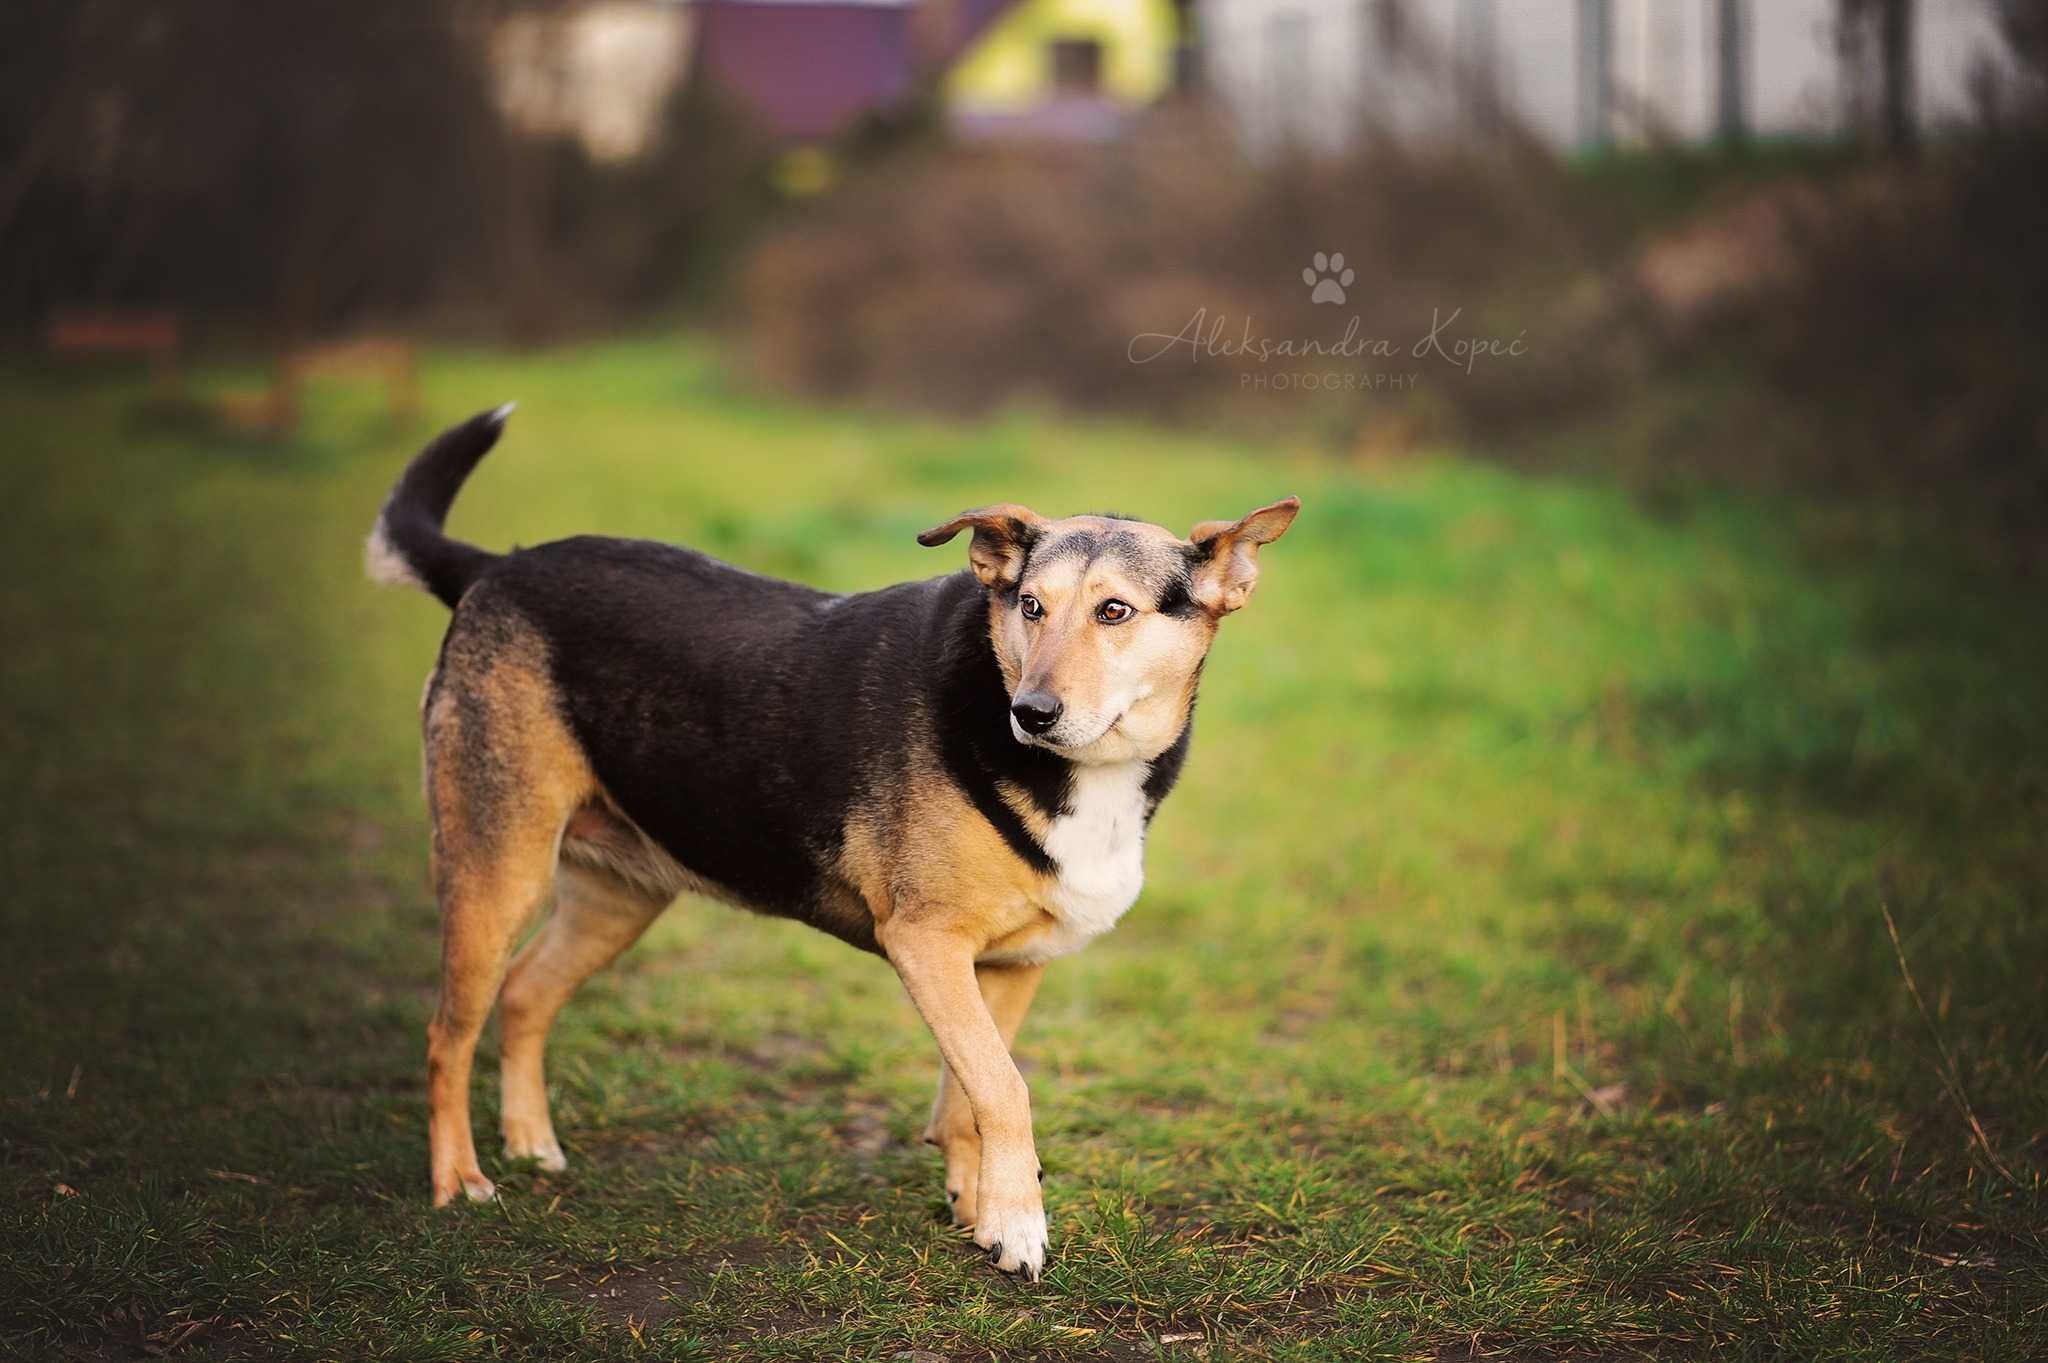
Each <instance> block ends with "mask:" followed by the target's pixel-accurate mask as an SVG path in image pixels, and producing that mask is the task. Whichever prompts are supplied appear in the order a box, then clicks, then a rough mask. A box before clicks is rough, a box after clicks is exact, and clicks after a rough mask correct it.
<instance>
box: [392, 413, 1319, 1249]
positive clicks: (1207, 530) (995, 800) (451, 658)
mask: <svg viewBox="0 0 2048 1363" xmlns="http://www.w3.org/2000/svg"><path fill="white" fill-rule="evenodd" d="M509 411H510V408H501V409H499V410H498V411H495V412H490V413H486V414H485V415H482V416H479V417H476V418H474V419H473V420H471V421H469V422H467V423H465V424H463V425H461V426H457V427H455V428H454V429H452V430H450V431H448V432H447V433H446V434H444V435H442V436H441V437H440V438H439V439H437V440H435V441H434V443H433V444H431V445H429V446H428V447H427V448H426V450H425V451H423V452H422V453H421V454H420V456H419V457H418V458H417V459H415V460H414V461H413V463H412V465H411V467H409V468H408V469H407V470H406V471H405V475H404V477H402V478H401V479H400V480H399V483H398V486H397V488H396V489H395V490H394V491H393V492H392V494H391V499H390V501H389V502H388V503H387V504H386V505H385V507H384V512H383V515H382V516H381V517H379V519H378V521H377V525H376V528H375V529H374V530H373V531H372V533H371V535H370V541H369V555H368V557H369V567H370V571H371V575H372V576H374V577H376V578H378V579H379V580H382V581H402V582H407V583H410V584H412V585H415V586H419V587H423V588H425V589H426V590H427V591H429V592H431V593H433V594H434V595H435V596H437V597H439V598H440V599H441V601H442V602H444V603H445V604H447V605H448V606H450V607H453V608H454V612H455V614H454V618H453V620H451V621H450V623H449V626H448V633H447V636H446V638H445V639H444V640H443V641H442V645H441V657H440V661H439V663H438V664H437V665H436V667H435V669H434V672H433V675H432V677H431V678H430V679H429V681H428V683H427V689H426V696H425V699H424V702H423V711H424V725H425V730H426V791H427V804H428V808H429V809H430V810H431V812H432V815H433V825H434V829H433V831H434V842H433V857H434V884H435V891H436V894H437V895H438V896H439V899H440V904H441V921H442V947H441V950H442V975H441V1001H440V1007H439V1009H438V1011H437V1012H436V1013H435V1015H434V1019H433V1022H432V1024H431V1026H430V1027H429V1029H428V1034H427V1035H428V1042H427V1074H428V1079H427V1082H428V1088H429V1099H430V1103H431V1117H430V1122H429V1139H430V1143H431V1146H432V1155H433V1181H434V1201H435V1204H436V1205H440V1204H442V1203H445V1202H447V1201H449V1200H450V1199H452V1198H453V1197H454V1196H455V1194H456V1193H457V1192H463V1193H466V1194H467V1195H468V1196H469V1197H471V1198H474V1199H478V1200H482V1199H486V1198H489V1197H491V1196H492V1194H493V1189H492V1186H491V1182H490V1180H489V1179H487V1178H485V1177H484V1174H483V1170H482V1169H481V1168H480V1167H479V1165H478V1163H477V1156H476V1146H475V1144H474V1140H473V1137H472V1133H471V1129H470V1116H469V1087H470V1065H471V1060H472V1057H473V1056H474V1054H475V1051H476V1044H477V1037H478V1034H479V1033H480V1032H481V1031H482V1029H483V1025H484V1019H485V1017H486V1015H487V1014H488V1013H489V1012H490V1009H491V1004H492V1001H493V1000H497V1001H498V1002H499V1003H500V1004H501V1005H502V1009H501V1014H500V1026H501V1028H502V1031H503V1044H504V1055H503V1082H504V1135H505V1153H506V1154H507V1155H508V1156H510V1157H512V1158H515V1159H516V1158H530V1159H536V1160H538V1161H540V1163H541V1166H542V1167H544V1168H548V1169H560V1168H561V1167H562V1166H563V1157H562V1147H561V1145H560V1144H559V1142H557V1140H556V1139H555V1132H554V1128H553V1126H552V1124H551V1123H550V1121H549V1119H548V1103H547V1094H546V1090H545V1088H544V1086H543V1083H542V1078H541V1051H542V1047H543V1045H544V1043H545V1041H546V1037H547V1032H548V1027H549V1024H550V1023H551V1022H552V1021H553V1020H554V1016H555V1014H556V1012H557V1011H558V1010H559V1009H560V1008H561V1007H562V1005H563V1003H565V1002H566V1001H567V1000H568V998H569V996H570V995H571V994H572V993H573V992H575V990H576V988H577V986H578V985H580V984H581V983H582V982H583V981H584V980H585V979H587V978H589V976H590V975H591V974H592V973H593V972H595V971H596V970H598V969H599V968H600V967H602V966H604V965H605V964H606V963H608V962H609V961H611V960H612V959H613V958H614V957H616V956H617V955H618V954H619V953H620V952H621V951H623V950H625V949H626V947H628V946H629V945H631V944H632V942H633V941H634V940H635V939H636V938H638V937H639V936H640V934H641V932H642V931H644V930H645V929H646V927H647V925H648V924H649V923H650V922H652V921H653V919H654V918H655V916H656V915H657V914H659V913H660V912H661V911H662V909H663V908H664V907H666V906H667V905H668V903H669V902H670V901H671V900H673V899H674V898H675V897H676V896H677V895H678V894H679V893H680V892H682V891H684V890H692V891H696V892H698V893H701V894H706V895H709V896H711V897H713V898H716V899H722V900H725V901H727V902H729V903H732V904H737V905H741V906H743V907H745V908H749V909H754V910H757V911H759V912H762V913H769V914H776V915H780V916H783V917H787V918H796V919H800V920H802V921H803V922H806V923H809V924H811V925H813V926H814V927H819V928H822V929H824V930H825V931H826V932H829V933H831V934H832V935H834V936H835V937H839V938H841V939H843V940H845V941H847V942H850V943H852V944H853V945H855V946H857V947H862V948H864V949H866V950H868V951H873V952H877V953H879V954H881V955H883V956H885V957H886V958H887V959H888V961H889V963H890V965H892V966H894V967H895V969H896V972H897V974H898V975H899V976H901V978H902V980H903V985H904V987H905V988H906V989H907V990H908V991H909V993H910V997H911V999H912V1000H913V1001H914V1002H915V1003H916V1005H917V1008H918V1010H919V1012H920V1013H922V1014H923V1016H924V1018H925V1021H926V1022H927V1023H928V1024H930V1026H931V1030H932V1035H933V1036H934V1037H936V1038H937V1039H938V1043H939V1054H940V1056H941V1058H942V1062H943V1063H942V1065H941V1069H940V1076H939V1093H938V1099H937V1102H936V1103H935V1105H934V1106H933V1109H932V1116H931V1123H930V1125H929V1127H928V1128H927V1129H926V1133H925V1137H926V1139H927V1140H928V1141H930V1142H931V1143H932V1144H934V1145H937V1146H938V1147H939V1148H940V1149H941V1150H942V1151H943V1152H944V1153H945V1158H946V1190H947V1196H948V1197H949V1198H950V1199H951V1200H952V1206H953V1216H954V1219H955V1220H956V1221H957V1222H958V1223H959V1224H961V1225H963V1226H972V1227H973V1228H974V1239H975V1242H976V1243H977V1244H979V1245H981V1246H983V1247H984V1248H986V1249H987V1250H988V1251H989V1254H990V1257H991V1258H992V1259H993V1260H994V1262H995V1263H996V1264H997V1265H998V1266H999V1267H1001V1268H1003V1269H1005V1270H1007V1271H1011V1272H1021V1273H1025V1274H1027V1275H1030V1276H1033V1277H1035V1276H1037V1274H1038V1272H1039V1269H1040V1268H1041V1266H1042V1265H1043V1263H1044V1261H1045V1248H1046V1225H1045V1212H1044V1208H1043V1204H1042V1203H1041V1201H1040V1197H1039V1172H1040V1171H1039V1165H1038V1157H1037V1154H1036V1152H1035V1151H1034V1149H1033V1146H1032V1140H1031V1110H1030V1106H1029V1099H1028V1096H1027V1094H1026V1092H1025V1087H1024V1080H1023V1079H1022V1078H1021V1077H1020V1076H1019V1075H1018V1073H1017V1067H1016V1065H1015V1064H1014V1063H1012V1061H1011V1059H1010V1045H1011V1043H1012V1042H1013V1040H1014V1038H1015V1036H1016V1033H1017V1027H1018V1024H1019V1023H1020V1022H1021V1021H1022V1019H1023V1016H1024V1011H1025V1009H1026V1007H1027V1006H1029V1004H1030V1002H1031V996H1032V994H1033V992H1034V991H1035V990H1036V989H1037V987H1038V981H1039V976H1040V974H1041V972H1042V971H1043V969H1044V966H1045V963H1046V962H1047V961H1049V960H1051V959H1053V958H1054V957H1057V956H1062V955H1065V954H1067V953H1068V952H1071V951H1074V950H1077V949H1078V948H1080V947H1081V946H1082V945H1084V944H1085V943H1087V942H1088V941H1089V940H1090V939H1091V938H1093V937H1095V936H1097V935H1098V934H1100V933H1102V932H1105V931H1107V930H1108V929H1109V928H1110V927H1111V926H1113V925H1114V924H1115V923H1116V921H1117V919H1118V918H1119V917H1120V916H1122V914H1123V912H1124V911H1125V910H1126V909H1128V908H1129V907H1130V906H1131V903H1132V901H1133V900H1135V899H1136V898H1137V896H1138V889H1139V885H1140V883H1141V881H1142V880H1143V875H1144V869H1143V853H1144V839H1145V826H1146V823H1147V821H1148V820H1149V819H1150V818H1151V816H1152V812H1153V810H1154V809H1155V808H1157V806H1158V804H1159V801H1160V800H1161V799H1162V798H1164V796H1165V795H1166V792H1167V791H1168V789H1169V788H1171V787H1172V785H1173V783H1174V779H1175V777H1176V776H1177V775H1178V773H1179V771H1180V768H1181V763H1182V761H1183V759H1184V758H1185V757H1186V755H1187V750H1188V737H1189V729H1190V723H1191V720H1192V716H1193V712H1194V704H1195V685H1196V682H1197V680H1198V678H1199V677H1200V675H1201V670H1202V659H1203V657H1204V655H1205V654H1206V653H1207V652H1208V650H1209V644H1210V641H1211V640H1212V639H1213V638H1214V637H1215V633H1216V624H1217V621H1218V620H1220V619H1221V618H1222V617H1223V616H1224V615H1226V614H1228V613H1229V612H1231V611H1234V610H1236V609H1237V608H1238V607H1239V606H1242V605H1243V604H1244V602H1245V599H1246V598H1247V597H1248V596H1249V595H1250V594H1251V590H1252V586H1253V583H1254V582H1255V581H1256V580H1257V577H1258V554H1259V548H1260V546H1261V545H1265V544H1269V543H1271V542H1272V541H1273V540H1275V539H1278V538H1279V537H1280V535H1281V533H1282V532H1283V531H1285V530H1286V529H1287V527H1288V524H1289V523H1290V522H1292V521H1293V519H1294V515H1295V511H1296V509H1297V508H1298V507H1299V503H1298V502H1297V501H1296V500H1295V499H1293V498H1288V499H1287V500H1285V501H1282V502H1276V503H1274V504H1273V505H1271V506H1267V507H1262V508H1260V509H1259V510H1257V511H1254V512H1252V513H1251V514H1250V515H1248V516H1246V517H1244V518H1243V519H1242V520H1238V521H1210V522H1206V523H1204V524H1201V525H1198V526H1196V527H1195V528H1194V531H1193V533H1192V534H1191V535H1190V537H1189V538H1188V539H1185V540H1183V539H1181V538H1179V537H1178V536H1176V535H1174V534H1172V533H1171V532H1169V531H1166V530H1163V529H1161V528H1160V527H1158V526H1156V525H1147V524H1144V523H1142V522H1139V521H1131V520H1124V519H1120V518H1116V517H1105V516H1077V517H1073V518H1070V519H1067V520H1057V521H1055V520H1046V519H1044V518H1043V517H1041V516H1038V515H1037V514H1035V513H1033V512H1031V511H1028V510H1026V509H1025V508H1023V507H1021V506H1010V505H1004V506H993V507H985V508H983V509H981V510H978V511H968V512H963V513H962V514H960V515H959V516H956V517H954V518H953V519H952V520H949V521H947V522H946V523H945V524H943V525H940V526H936V527H934V528H933V529H931V530H927V531H926V532H925V533H924V534H922V535H920V536H918V540H919V542H920V543H923V544H927V545H936V544H944V543H945V542H946V541H948V540H950V539H952V538H953V537H954V536H955V535H957V534H959V533H960V532H961V531H963V530H966V531H971V532H972V534H973V540H972V543H971V544H970V546H969V549H968V561H969V564H970V567H971V571H962V572H957V573H954V574H952V575H950V576H947V577H939V578H934V579H932V580H930V581H927V582H910V583H905V584H903V585H900V586H895V587H888V588H884V589H883V590H881V591H876V592H862V593H856V594H853V595H849V596H835V595H832V594H830V593H826V592H821V591H814V590H812V589H811V588H809V587H803V586H798V585H796V584H794V583H789V582H779V581H775V580H773V579H770V578H765V577H756V576H755V575H754V574H752V573H748V572H743V571H741V570H740V569H738V568H733V567H729V566H727V565H726V564H723V563H720V562H718V561H716V560H714V559H711V558H708V557H706V556H705V555H703V554H698V553H694V552H692V551H690V550H688V549H679V548H672V547H670V546H667V545H661V544H652V543H647V542H643V541H636V540H619V539H605V538H598V537H593V536H585V537H579V538H576V539H567V540H561V541H558V542H556V543H553V544H544V545H541V546H539V547H538V548H533V549H523V550H517V551H515V552H513V553H510V554H493V553H488V552H486V551H485V550H482V549H479V548H476V547H474V546H472V545H468V544H463V543H461V542H459V541H456V540H453V539H450V538H448V537H447V536H446V535H445V534H443V533H442V528H441V527H442V523H443V521H444V520H445V519H446V518H447V514H448V508H449V505H450V504H451V503H452V502H453V501H454V499H455V494H456V491H457V490H458V489H459V488H460V487H461V486H462V483H463V480H464V479H465V478H466V477H467V476H468V474H469V472H470V470H471V469H473V468H474V467H475V466H476V463H477V461H478V460H479V459H481V458H482V457H483V455H484V454H485V452H486V451H488V450H489V449H490V448H491V446H492V445H493V444H494V443H495V442H496V441H497V438H498V434H499V432H500V431H501V430H502V429H503V427H504V423H505V418H506V415H507V414H508V413H509ZM550 897H552V899H553V901H554V912H553V915H552V916H551V917H550V918H549V919H548V921H547V924H546V926H544V927H543V928H542V929H541V930H540V931H539V932H538V933H537V934H536V935H535V936H534V938H533V940H532V942H531V943H530V944H528V945H527V946H526V947H525V949H524V950H522V951H521V952H520V953H519V955H518V957H517V959H510V960H509V966H508V959H509V958H510V957H511V952H512V946H513V942H514V939H515V938H516V937H517V935H518V934H519V933H520V931H521V930H522V929H523V928H524V926H525V925H526V924H527V923H528V922H529V921H531V919H532V917H533V915H534V914H535V913H536V912H537V911H538V910H539V909H540V907H541V906H542V904H543V903H544V902H546V901H547V900H548V899H549V898H550Z"/></svg>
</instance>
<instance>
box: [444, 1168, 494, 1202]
mask: <svg viewBox="0 0 2048 1363" xmlns="http://www.w3.org/2000/svg"><path fill="white" fill-rule="evenodd" d="M458 1189H459V1190H460V1191H461V1193H462V1195H463V1196H464V1197H466V1198H468V1199H469V1200H470V1201H471V1202H495V1201H497V1200H498V1187H497V1185H496V1184H494V1183H492V1182H491V1181H490V1180H489V1179H487V1178H485V1177H484V1176H483V1174H482V1172H481V1171H478V1170H472V1171H470V1172H468V1173H465V1174H460V1175H458V1176H457V1177H456V1178H454V1179H452V1180H449V1181H448V1182H446V1183H443V1182H442V1181H441V1180H439V1179H436V1180H435V1181H434V1205H435V1206H436V1207H445V1206H447V1205H448V1204H449V1203H451V1202H453V1201H454V1200H455V1194H456V1191H457V1190H458Z"/></svg>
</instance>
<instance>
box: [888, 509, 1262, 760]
mask: <svg viewBox="0 0 2048 1363" xmlns="http://www.w3.org/2000/svg"><path fill="white" fill-rule="evenodd" d="M1300 509H1301V502H1300V500H1299V499H1298V498H1294V497H1288V498H1286V499H1284V500H1282V501H1278V502H1274V503H1273V504H1272V505H1271V506H1262V507H1260V508H1259V509H1258V510H1257V511H1254V512H1252V513H1251V514H1250V515H1248V516H1245V517H1243V518H1242V519H1239V520H1235V521H1204V522H1202V523H1201V524H1200V525H1197V526H1196V527H1195V528H1194V529H1193V530H1192V531H1190V532H1189V534H1188V537H1187V538H1186V539H1182V538H1181V537H1180V536H1178V535H1176V534H1174V533H1173V532H1172V531H1170V530H1167V529H1166V528H1164V527H1163V526H1157V525H1150V524H1147V523H1146V522H1144V521H1133V520H1125V519H1123V518H1121V517H1117V516H1070V517H1068V518H1067V519H1065V520H1057V521H1049V520H1047V519H1045V518H1044V517H1043V516H1040V515H1039V514H1038V513H1037V512H1035V511H1032V510H1030V509H1029V508H1027V507H1022V506H1017V505H1015V504H1013V503H1005V504H1003V505H1001V506H985V507H980V508H978V509H976V510H973V511H963V512H961V513H960V514H959V515H958V516H955V517H954V518H953V519H952V520H950V521H947V522H946V523H945V524H944V525H935V526H933V527H932V528H931V529H929V530H927V531H925V532H924V533H923V534H922V535H919V536H918V537H917V540H918V543H920V544H924V545H935V544H944V543H946V541H948V540H950V539H952V538H953V537H954V536H955V535H957V534H959V533H960V532H961V531H962V530H972V531H973V532H974V537H973V540H972V542H971V543H970V544H969V546H968V550H967V558H968V562H969V564H970V565H971V566H972V567H973V569H974V575H975V576H976V577H977V578H979V579H980V580H981V584H982V586H983V587H985V588H987V589H988V602H989V638H990V640H991V641H992V642H993V643H994V645H995V653H996V661H997V662H998V663H1000V664H1001V666H1002V670H1003V684H1004V685H1005V686H1006V687H1008V688H1009V693H1010V730H1011V732H1012V733H1013V734H1015V735H1016V737H1017V741H1018V742H1020V743H1030V744H1034V745H1036V746H1039V747H1043V748H1049V749H1051V750H1052V751H1054V752H1057V753H1059V754H1060V755H1061V756H1063V757H1067V758H1070V759H1072V760H1074V761H1077V762H1122V761H1129V760H1132V759H1149V758H1153V757H1157V756H1158V755H1159V754H1160V753H1162V752H1164V751H1166V749H1167V748H1169V747H1171V746H1172V745H1173V742H1174V740H1175V739H1177V738H1178V737H1180V732H1181V730H1182V729H1183V728H1185V727H1186V726H1187V722H1188V712H1189V710H1190V708H1191V707H1192V706H1193V705H1194V700H1195V681H1196V678H1197V677H1198V676H1199V675H1200V674H1201V670H1202V659H1203V658H1204V657H1206V656H1207V655H1208V652H1209V644H1210V642H1211V641H1212V640H1213V639H1214V638H1215V637H1216V625H1217V622H1218V621H1220V620H1221V619H1222V618H1223V617H1224V616H1226V615H1228V614H1230V612H1232V611H1234V610H1236V609H1237V608H1238V607H1240V606H1242V605H1244V603H1245V601H1246V600H1247V599H1248V598H1250V596H1251V594H1252V588H1253V587H1254V586H1255V585H1256V584H1257V582H1258V580H1259V549H1260V547H1261V546H1262V545H1267V544H1271V543H1272V542H1273V541H1274V540H1276V539H1279V538H1280V536H1281V535H1282V534H1284V533H1286V530H1287V527H1288V526H1289V525H1291V524H1292V523H1293V521H1294V516H1295V513H1296V512H1297V511H1299V510H1300Z"/></svg>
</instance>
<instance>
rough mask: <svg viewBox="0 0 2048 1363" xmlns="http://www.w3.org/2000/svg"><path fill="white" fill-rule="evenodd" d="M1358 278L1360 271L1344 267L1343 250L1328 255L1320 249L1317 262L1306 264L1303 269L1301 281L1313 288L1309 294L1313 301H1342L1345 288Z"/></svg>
mask: <svg viewBox="0 0 2048 1363" xmlns="http://www.w3.org/2000/svg"><path fill="white" fill-rule="evenodd" d="M1356 278H1358V271H1356V270H1347V269H1345V268H1344V253H1343V252H1342V251H1338V252H1336V253H1335V254H1333V255H1327V256H1326V255H1324V254H1323V253H1322V252H1321V251H1318V252H1316V262H1315V264H1313V265H1304V266H1303V267H1302V270H1301V282H1302V283H1304V284H1306V285H1308V286H1309V288H1310V289H1311V290H1312V292H1311V293H1310V294H1309V296H1308V301H1309V302H1311V303H1342V302H1343V301H1344V290H1346V289H1347V288H1349V287H1351V281H1352V280H1354V279H1356Z"/></svg>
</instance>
